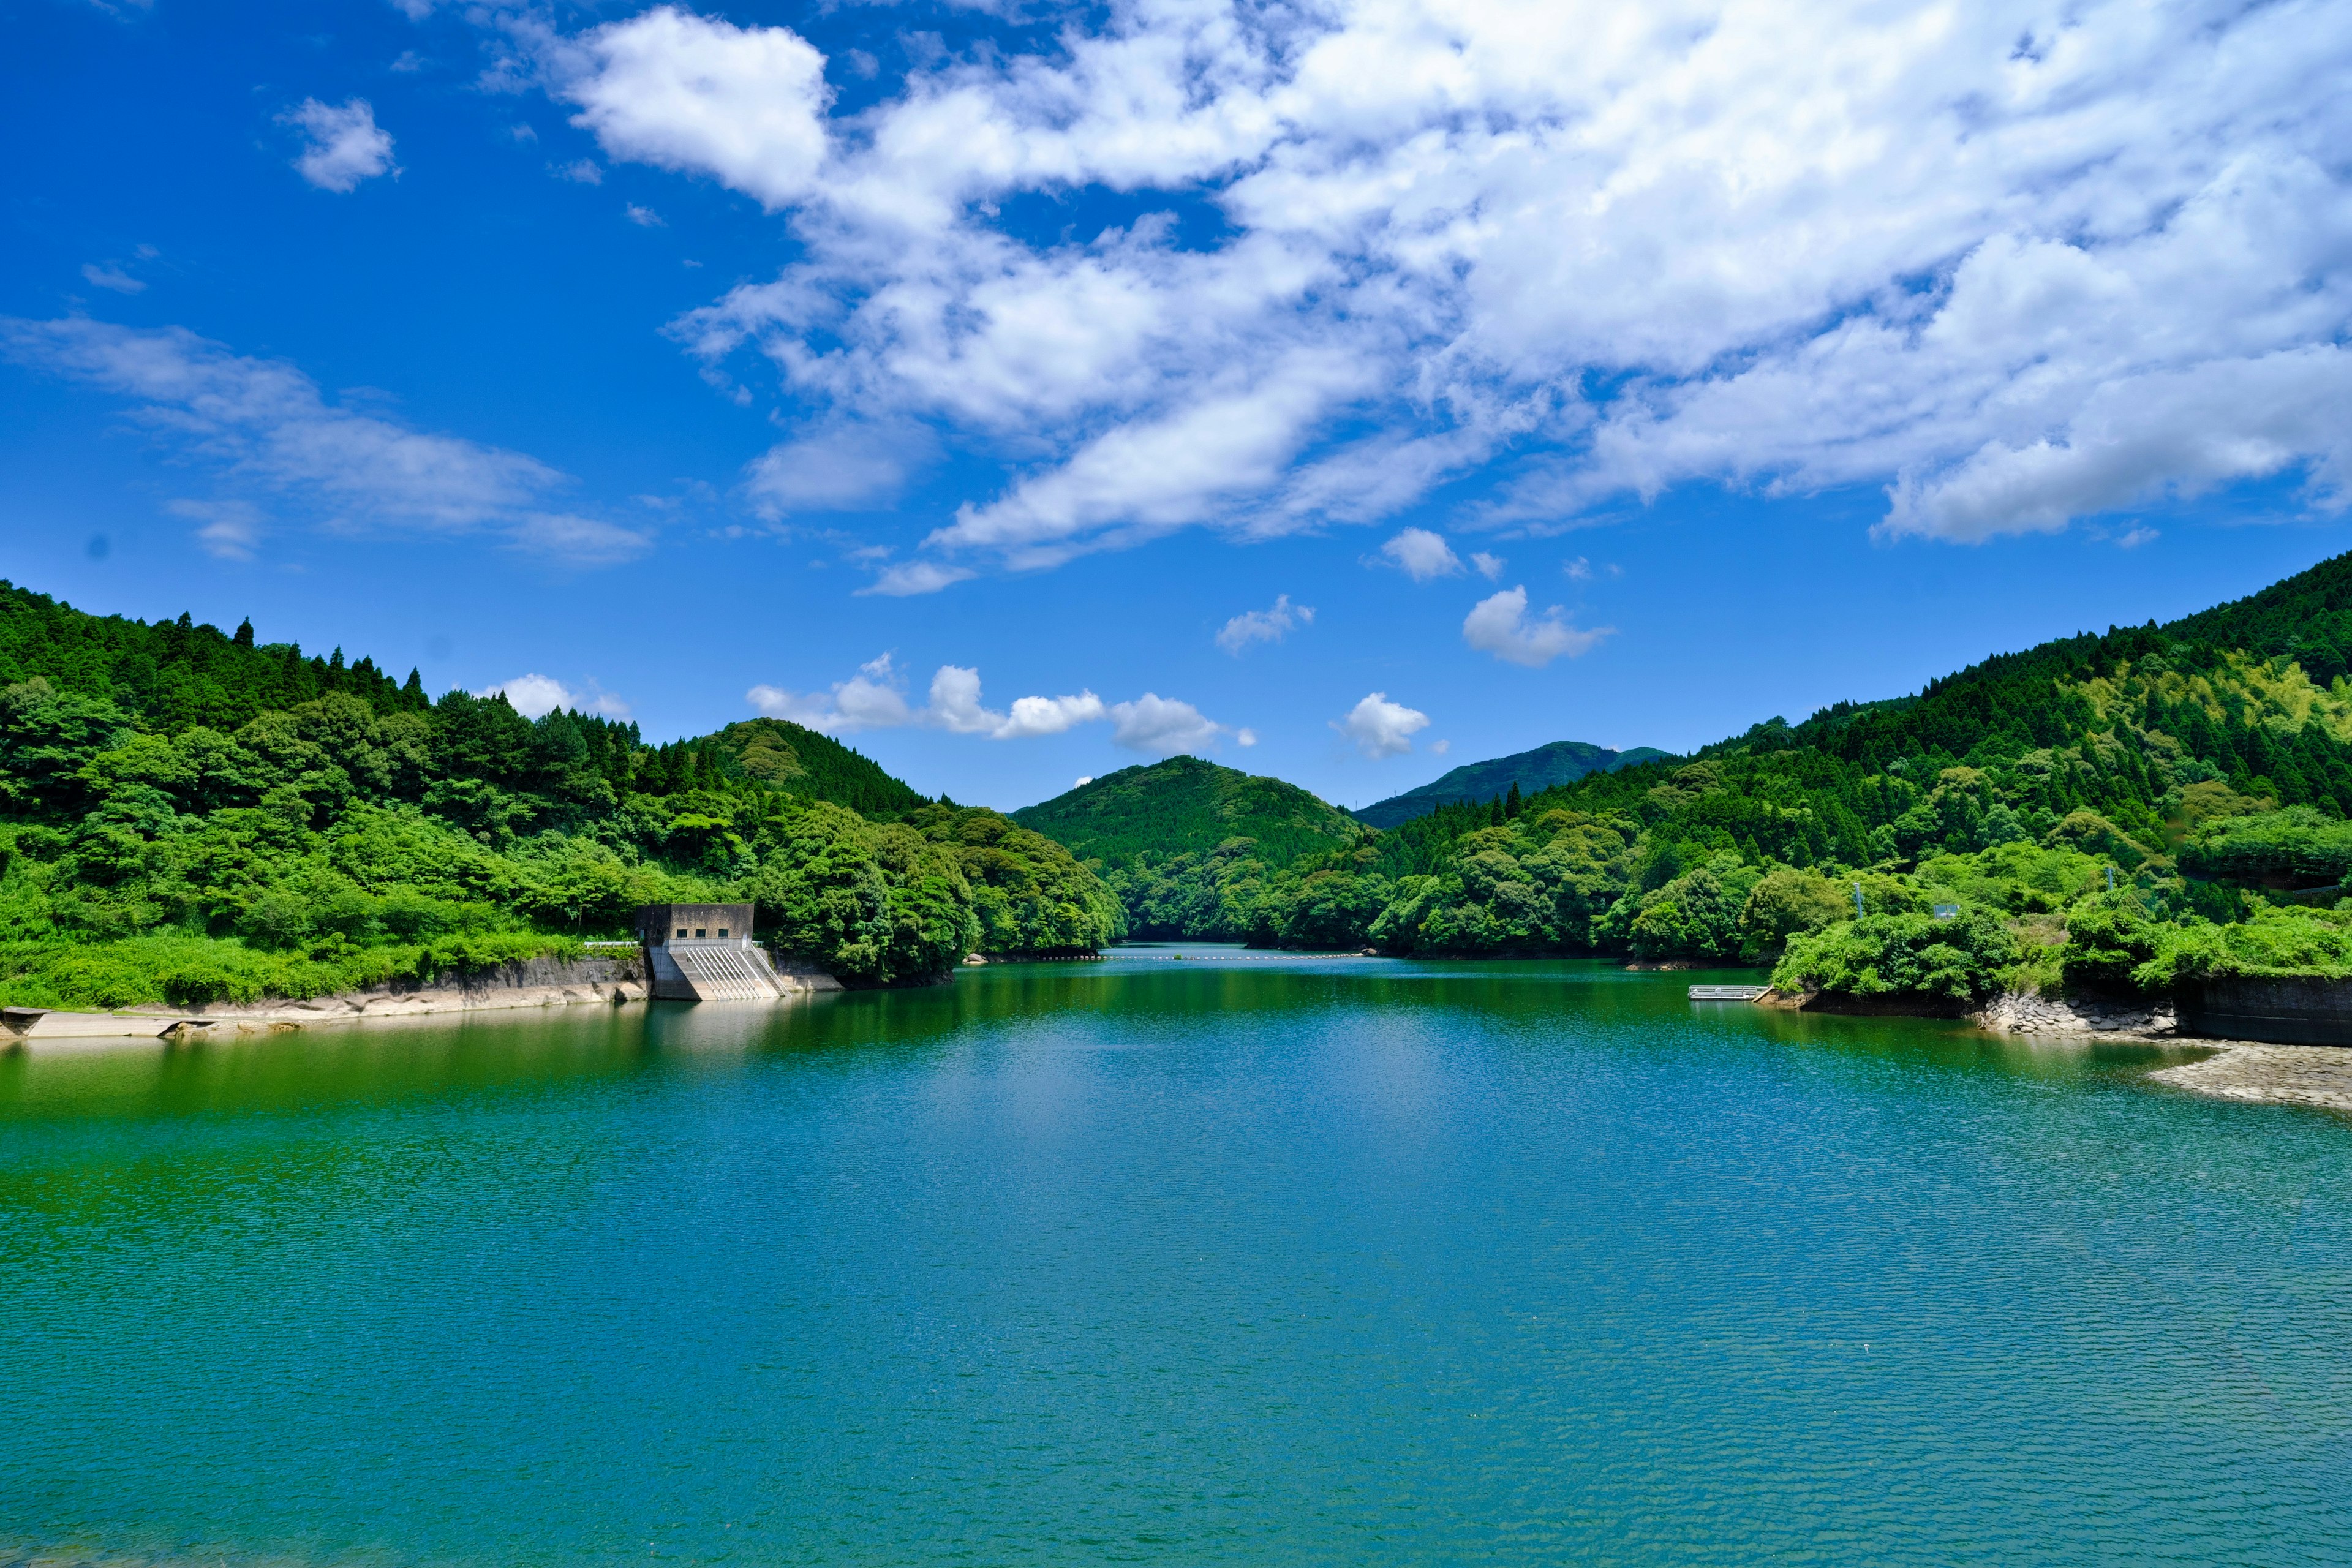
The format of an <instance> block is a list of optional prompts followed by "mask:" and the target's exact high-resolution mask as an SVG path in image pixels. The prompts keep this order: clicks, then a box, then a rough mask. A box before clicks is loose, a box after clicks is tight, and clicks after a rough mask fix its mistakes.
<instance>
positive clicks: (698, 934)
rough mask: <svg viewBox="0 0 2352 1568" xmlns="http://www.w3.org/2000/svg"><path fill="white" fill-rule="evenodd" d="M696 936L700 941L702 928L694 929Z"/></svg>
mask: <svg viewBox="0 0 2352 1568" xmlns="http://www.w3.org/2000/svg"><path fill="white" fill-rule="evenodd" d="M694 934H695V936H696V937H697V938H698V939H699V938H700V937H701V935H702V928H701V927H700V926H697V927H695V928H694Z"/></svg>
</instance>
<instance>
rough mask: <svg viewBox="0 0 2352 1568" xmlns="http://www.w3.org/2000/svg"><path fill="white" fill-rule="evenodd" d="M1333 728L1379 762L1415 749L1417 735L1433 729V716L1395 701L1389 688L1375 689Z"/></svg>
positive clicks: (1333, 721) (1338, 720)
mask: <svg viewBox="0 0 2352 1568" xmlns="http://www.w3.org/2000/svg"><path fill="white" fill-rule="evenodd" d="M1331 728H1333V729H1334V730H1337V731H1339V733H1341V734H1342V735H1345V736H1347V737H1348V739H1349V740H1350V741H1352V742H1355V746H1356V750H1358V751H1359V752H1362V753H1363V754H1364V755H1365V756H1367V757H1370V758H1371V759H1372V760H1373V761H1374V762H1378V761H1379V760H1380V759H1381V758H1382V757H1396V756H1402V755H1403V754H1404V753H1405V752H1410V751H1412V737H1413V735H1414V734H1415V733H1416V732H1418V731H1423V730H1426V729H1427V728H1429V715H1428V714H1426V713H1423V712H1422V711H1421V710H1418V709H1414V708H1408V707H1406V706H1405V705H1404V704H1403V703H1402V702H1391V701H1390V700H1389V694H1388V693H1387V692H1385V691H1375V692H1373V693H1371V694H1370V696H1368V697H1366V698H1365V699H1364V700H1362V701H1360V702H1359V703H1357V704H1356V705H1355V706H1354V707H1353V708H1350V709H1349V710H1348V716H1347V717H1346V718H1344V719H1334V720H1332V721H1331Z"/></svg>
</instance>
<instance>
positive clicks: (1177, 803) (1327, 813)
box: [1013, 755, 1362, 865]
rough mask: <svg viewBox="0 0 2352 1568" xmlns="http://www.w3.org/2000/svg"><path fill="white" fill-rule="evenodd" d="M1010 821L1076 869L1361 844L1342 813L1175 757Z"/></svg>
mask: <svg viewBox="0 0 2352 1568" xmlns="http://www.w3.org/2000/svg"><path fill="white" fill-rule="evenodd" d="M1013 821H1015V822H1017V823H1019V824H1020V825H1021V826H1024V827H1029V828H1034V829H1035V830H1036V831H1037V832H1039V833H1042V834H1044V835H1045V837H1048V838H1051V839H1054V840H1055V841H1056V842H1058V843H1060V844H1063V845H1065V846H1066V847H1068V848H1069V850H1070V852H1071V853H1072V854H1073V855H1076V856H1077V857H1079V858H1081V859H1085V858H1097V859H1102V860H1107V861H1113V862H1120V861H1129V860H1133V859H1136V858H1152V859H1157V858H1165V857H1168V856H1171V855H1183V854H1195V855H1205V854H1208V853H1210V852H1212V851H1213V850H1214V849H1215V848H1216V847H1218V846H1219V845H1220V844H1223V843H1226V842H1228V841H1230V840H1232V839H1235V838H1247V839H1251V840H1254V841H1255V844H1256V847H1257V853H1258V855H1259V856H1260V857H1262V858H1265V859H1266V860H1268V861H1269V862H1272V863H1274V864H1277V865H1284V864H1287V863H1288V862H1290V861H1291V860H1293V859H1296V858H1297V857H1299V856H1301V855H1307V854H1314V853H1318V852H1321V851H1324V850H1328V849H1336V848H1340V847H1345V846H1347V845H1349V844H1351V843H1353V842H1355V841H1356V840H1357V839H1359V838H1360V837H1362V830H1361V829H1360V827H1358V826H1357V825H1356V823H1355V822H1354V820H1353V819H1352V818H1350V817H1349V816H1348V814H1347V813H1345V812H1343V811H1341V810H1339V808H1338V807H1337V806H1334V805H1328V804H1327V803H1326V802H1324V801H1322V800H1320V799H1318V797H1316V796H1315V795H1311V794H1309V793H1308V792H1307V791H1306V790H1303V789H1301V788H1299V787H1298V786H1297V784H1286V783H1284V782H1283V781H1282V780H1280V779H1274V778H1264V777H1260V776H1259V775H1257V774H1255V773H1244V772H1242V771H1241V770H1240V769H1239V768H1229V767H1226V766H1224V765H1223V764H1222V763H1212V762H1206V761H1204V760H1202V758H1199V757H1193V756H1184V755H1178V756H1173V757H1170V758H1168V759H1167V760H1165V761H1164V762H1158V763H1138V764H1136V765H1135V766H1133V767H1128V768H1121V769H1119V770H1118V772H1117V773H1105V774H1103V775H1102V776H1101V777H1099V778H1095V779H1089V780H1088V781H1087V783H1085V784H1080V785H1078V786H1076V788H1074V789H1070V790H1066V791H1065V792H1064V793H1062V794H1061V795H1055V797H1054V798H1053V799H1051V800H1046V801H1040V802H1038V803H1037V804H1036V805H1030V806H1024V807H1023V808H1022V809H1020V810H1019V811H1016V812H1014V813H1013Z"/></svg>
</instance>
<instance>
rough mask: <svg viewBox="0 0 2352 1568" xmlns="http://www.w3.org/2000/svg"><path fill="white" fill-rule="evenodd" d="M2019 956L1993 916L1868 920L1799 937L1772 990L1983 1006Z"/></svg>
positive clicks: (1977, 911)
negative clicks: (1905, 997)
mask: <svg viewBox="0 0 2352 1568" xmlns="http://www.w3.org/2000/svg"><path fill="white" fill-rule="evenodd" d="M2017 956H2018V953H2017V939H2016V938H2015V937H2013V936H2011V934H2010V931H2009V928H2008V927H2007V926H2005V925H2003V924H2002V923H2001V921H2000V918H1999V917H1997V916H1995V915H1994V914H1993V913H1991V911H1990V910H1981V909H1970V910H1964V911H1963V912H1962V913H1961V915H1960V917H1959V918H1958V919H1957V920H1950V921H1938V920H1935V919H1933V918H1931V917H1929V916H1927V915H1913V914H1900V915H1866V916H1864V918H1862V919H1861V920H1857V921H1842V922H1840V923H1839V924H1837V925H1833V926H1829V927H1826V928H1824V929H1822V930H1821V931H1811V932H1806V933H1802V934H1800V935H1797V936H1794V937H1791V938H1790V942H1789V951H1788V952H1787V953H1785V954H1784V955H1783V956H1782V957H1781V959H1780V963H1779V964H1778V965H1777V966H1776V967H1775V968H1774V969H1773V971H1772V984H1774V985H1776V986H1779V987H1780V989H1781V990H1783V991H1828V992H1832V993H1835V994H1841V995H1848V996H1892V995H1918V996H1931V997H1935V998H1937V999H1938V1000H1942V1001H1975V1000H1979V999H1980V998H1982V997H1984V996H1987V995H1990V994H1991V993H1992V992H1993V991H1995V990H1996V989H1998V988H1999V986H2000V971H2001V970H2002V969H2003V968H2005V967H2007V966H2008V965H2010V964H2011V963H2015V962H2016V960H2017Z"/></svg>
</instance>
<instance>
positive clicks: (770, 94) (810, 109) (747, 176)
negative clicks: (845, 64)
mask: <svg viewBox="0 0 2352 1568" xmlns="http://www.w3.org/2000/svg"><path fill="white" fill-rule="evenodd" d="M559 72H560V78H559V79H560V83H561V85H560V87H559V89H558V90H559V91H560V92H561V93H562V96H563V97H565V98H567V99H569V100H572V102H574V103H577V104H579V105H580V106H581V107H580V113H579V114H578V115H577V116H575V117H574V118H573V120H572V123H573V124H575V125H578V126H579V127H581V128H582V129H583V130H585V131H590V132H594V134H595V137H596V140H597V142H599V143H600V144H601V145H602V146H603V147H604V151H605V153H607V154H608V155H609V156H611V157H614V158H625V159H633V160H635V162H637V163H652V164H656V165H658V166H659V167H662V168H665V169H677V170H682V171H688V172H691V173H695V174H711V175H715V176H716V177H717V178H719V180H721V181H723V182H724V183H725V184H729V185H730V186H733V187H734V188H735V189H737V190H740V191H742V192H745V193H746V194H748V195H752V196H755V197H757V198H758V199H759V200H760V201H761V203H763V204H764V205H767V206H768V207H769V208H770V209H771V210H773V209H775V208H777V207H781V206H783V205H786V204H788V203H791V202H793V201H797V200H799V199H800V198H801V197H802V196H803V195H807V194H808V192H809V190H810V188H811V186H812V184H813V183H814V178H815V175H816V171H817V166H818V165H819V164H820V163H822V162H823V161H824V153H825V132H824V123H823V120H822V116H823V114H824V109H825V106H826V104H827V103H829V102H830V101H831V99H832V92H831V89H828V88H827V87H826V86H825V84H824V56H823V55H820V54H818V53H817V52H816V50H815V49H814V48H813V47H810V45H809V44H808V42H807V41H806V40H805V39H803V38H802V37H800V36H799V35H798V34H796V33H794V32H793V31H792V30H791V29H790V28H788V27H738V26H734V25H732V24H731V23H729V22H726V21H723V20H720V19H719V18H716V17H706V16H695V15H693V14H692V13H690V12H687V11H682V10H679V9H678V8H677V7H676V6H673V5H660V6H656V7H655V8H654V9H653V10H650V11H647V12H646V13H644V14H643V15H642V16H633V17H631V18H629V19H628V20H627V21H624V22H614V23H611V24H609V25H607V26H603V27H599V28H597V29H596V30H595V31H593V32H591V33H589V34H587V35H585V36H584V37H581V38H580V39H578V40H577V41H576V43H574V44H573V45H572V46H571V47H568V48H566V49H565V50H563V51H562V54H561V55H560V56H559Z"/></svg>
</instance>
